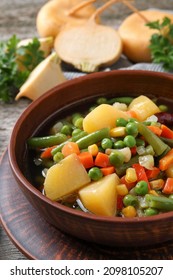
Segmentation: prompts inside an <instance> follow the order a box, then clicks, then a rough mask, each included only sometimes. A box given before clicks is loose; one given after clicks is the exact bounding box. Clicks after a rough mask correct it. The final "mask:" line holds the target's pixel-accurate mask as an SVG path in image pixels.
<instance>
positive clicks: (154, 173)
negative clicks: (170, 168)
mask: <svg viewBox="0 0 173 280" xmlns="http://www.w3.org/2000/svg"><path fill="white" fill-rule="evenodd" d="M159 173H160V169H159V168H158V167H153V169H151V170H149V169H148V170H146V175H147V178H148V179H149V180H150V179H155V178H157V176H158V175H159Z"/></svg>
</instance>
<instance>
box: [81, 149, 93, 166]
mask: <svg viewBox="0 0 173 280" xmlns="http://www.w3.org/2000/svg"><path fill="white" fill-rule="evenodd" d="M78 157H79V159H80V162H81V163H82V164H83V166H84V167H85V168H91V167H93V166H94V160H93V156H92V154H91V153H89V152H82V153H80V154H78Z"/></svg>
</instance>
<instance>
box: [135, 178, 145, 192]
mask: <svg viewBox="0 0 173 280" xmlns="http://www.w3.org/2000/svg"><path fill="white" fill-rule="evenodd" d="M134 190H135V193H136V194H137V195H145V194H147V193H148V184H147V182H145V181H143V180H141V181H139V182H138V183H137V184H136V186H135V188H134Z"/></svg>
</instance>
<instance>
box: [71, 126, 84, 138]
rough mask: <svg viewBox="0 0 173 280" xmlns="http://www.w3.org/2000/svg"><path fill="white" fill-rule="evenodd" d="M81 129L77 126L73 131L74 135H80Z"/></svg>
mask: <svg viewBox="0 0 173 280" xmlns="http://www.w3.org/2000/svg"><path fill="white" fill-rule="evenodd" d="M81 131H82V130H81V129H80V128H75V129H74V130H73V131H72V136H76V135H78V134H79V133H81Z"/></svg>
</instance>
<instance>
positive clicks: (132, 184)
mask: <svg viewBox="0 0 173 280" xmlns="http://www.w3.org/2000/svg"><path fill="white" fill-rule="evenodd" d="M125 176H126V175H124V176H123V177H121V178H120V182H121V184H125V185H126V187H127V188H128V190H131V189H132V188H133V187H134V186H135V185H136V182H133V183H128V182H127V181H126V178H125Z"/></svg>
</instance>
